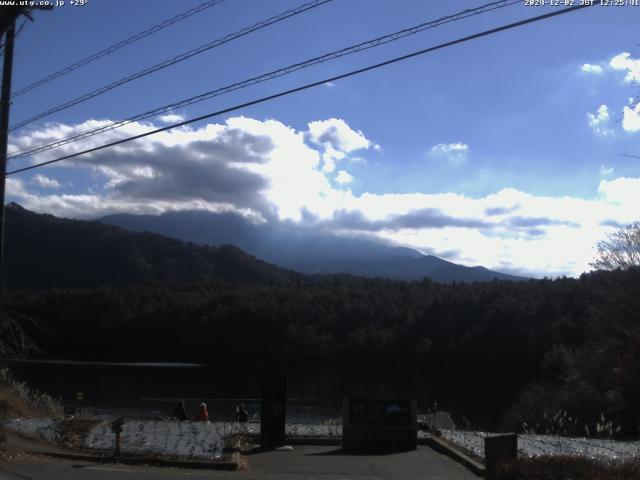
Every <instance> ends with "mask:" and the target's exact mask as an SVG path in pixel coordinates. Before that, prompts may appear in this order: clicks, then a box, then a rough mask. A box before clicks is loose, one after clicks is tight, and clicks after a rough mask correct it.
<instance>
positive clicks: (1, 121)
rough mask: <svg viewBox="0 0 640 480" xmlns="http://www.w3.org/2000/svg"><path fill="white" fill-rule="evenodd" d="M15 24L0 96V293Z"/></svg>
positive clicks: (6, 47) (6, 45)
mask: <svg viewBox="0 0 640 480" xmlns="http://www.w3.org/2000/svg"><path fill="white" fill-rule="evenodd" d="M15 29H16V22H15V20H14V21H12V22H11V24H10V25H9V27H8V28H7V31H6V33H5V40H4V62H3V70H2V92H1V94H0V95H1V96H0V293H1V292H2V291H3V290H4V266H5V265H4V264H5V262H4V196H5V181H6V175H7V142H8V141H9V109H10V107H11V72H12V69H13V39H14V36H15Z"/></svg>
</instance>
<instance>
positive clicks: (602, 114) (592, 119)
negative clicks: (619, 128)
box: [587, 105, 613, 136]
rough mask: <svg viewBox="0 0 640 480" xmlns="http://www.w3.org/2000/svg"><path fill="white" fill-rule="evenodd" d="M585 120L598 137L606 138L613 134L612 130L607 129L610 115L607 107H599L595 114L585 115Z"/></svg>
mask: <svg viewBox="0 0 640 480" xmlns="http://www.w3.org/2000/svg"><path fill="white" fill-rule="evenodd" d="M587 119H588V121H589V126H590V127H591V128H592V129H593V131H594V132H595V133H597V134H598V135H602V136H607V135H611V134H613V130H612V129H611V128H609V121H610V120H611V114H610V110H609V107H607V106H606V105H600V107H599V108H598V110H597V112H596V113H587Z"/></svg>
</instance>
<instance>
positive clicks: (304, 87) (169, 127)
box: [7, 3, 595, 176]
mask: <svg viewBox="0 0 640 480" xmlns="http://www.w3.org/2000/svg"><path fill="white" fill-rule="evenodd" d="M593 5H595V3H593V4H584V5H576V6H573V7H568V8H564V9H562V10H556V11H554V12H550V13H546V14H543V15H538V16H536V17H530V18H527V19H525V20H520V21H518V22H513V23H509V24H507V25H502V26H500V27H496V28H492V29H490V30H485V31H483V32H480V33H475V34H473V35H468V36H466V37H462V38H458V39H456V40H452V41H449V42H446V43H441V44H439V45H436V46H435V47H429V48H425V49H423V50H418V51H416V52H412V53H408V54H406V55H402V56H400V57H395V58H392V59H390V60H386V61H384V62H380V63H376V64H374V65H369V66H368V67H364V68H359V69H357V70H351V71H350V72H347V73H343V74H341V75H336V76H334V77H330V78H325V79H323V80H320V81H317V82H313V83H308V84H306V85H302V86H300V87H296V88H292V89H290V90H285V91H283V92H279V93H275V94H273V95H268V96H266V97H262V98H259V99H257V100H251V101H249V102H246V103H242V104H240V105H236V106H233V107H229V108H225V109H223V110H218V111H217V112H212V113H207V114H205V115H200V116H199V117H195V118H192V119H190V120H185V121H183V122H179V123H174V124H173V125H167V126H166V127H162V128H157V129H155V130H151V131H149V132H145V133H141V134H139V135H134V136H132V137H127V138H123V139H121V140H117V141H114V142H110V143H106V144H104V145H100V146H98V147H94V148H89V149H87V150H83V151H81V152H76V153H72V154H70V155H65V156H63V157H59V158H55V159H53V160H48V161H46V162H41V163H36V164H34V165H30V166H28V167H23V168H19V169H16V170H13V171H11V172H8V173H7V176H8V175H14V174H16V173H21V172H25V171H27V170H33V169H35V168H39V167H43V166H45V165H50V164H52V163H57V162H61V161H63V160H69V159H71V158H75V157H79V156H81V155H85V154H87V153H93V152H97V151H99V150H103V149H105V148H109V147H113V146H115V145H120V144H123V143H127V142H131V141H133V140H138V139H140V138H144V137H148V136H150V135H155V134H157V133H160V132H165V131H167V130H172V129H174V128H177V127H182V126H185V125H189V124H191V123H195V122H199V121H201V120H206V119H208V118H211V117H216V116H218V115H224V114H226V113H230V112H233V111H235V110H239V109H242V108H246V107H250V106H252V105H257V104H259V103H264V102H267V101H270V100H274V99H276V98H280V97H284V96H287V95H291V94H293V93H297V92H301V91H303V90H308V89H310V88H314V87H317V86H319V85H324V84H326V83H327V82H335V81H338V80H342V79H343V78H348V77H352V76H355V75H359V74H361V73H364V72H368V71H370V70H375V69H378V68H381V67H385V66H387V65H391V64H394V63H397V62H401V61H404V60H407V59H409V58H413V57H417V56H419V55H424V54H426V53H430V52H433V51H435V50H440V49H442V48H446V47H451V46H453V45H457V44H460V43H465V42H468V41H471V40H475V39H477V38H481V37H485V36H488V35H492V34H494V33H498V32H502V31H505V30H510V29H513V28H516V27H520V26H523V25H527V24H529V23H534V22H539V21H541V20H546V19H548V18H551V17H556V16H558V15H563V14H565V13H570V12H574V11H577V10H580V9H583V8H587V7H591V6H593Z"/></svg>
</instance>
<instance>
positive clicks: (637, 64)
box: [609, 52, 640, 82]
mask: <svg viewBox="0 0 640 480" xmlns="http://www.w3.org/2000/svg"><path fill="white" fill-rule="evenodd" d="M609 66H610V67H611V68H613V69H614V70H623V71H626V75H625V77H624V79H625V81H626V82H639V81H640V59H638V58H633V57H632V56H631V54H630V53H628V52H623V53H621V54H619V55H616V56H615V57H613V58H612V59H611V61H610V62H609Z"/></svg>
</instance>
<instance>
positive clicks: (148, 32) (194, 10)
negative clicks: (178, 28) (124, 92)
mask: <svg viewBox="0 0 640 480" xmlns="http://www.w3.org/2000/svg"><path fill="white" fill-rule="evenodd" d="M222 2H224V0H209V1H207V2H204V3H201V4H200V5H198V6H196V7H193V8H190V9H189V10H187V11H185V12H182V13H180V14H178V15H176V16H175V17H171V18H169V19H167V20H165V21H164V22H162V23H159V24H158V25H154V26H153V27H151V28H148V29H146V30H143V31H142V32H140V33H137V34H135V35H132V36H130V37H129V38H127V39H125V40H122V41H121V42H118V43H116V44H113V45H111V46H110V47H107V48H105V49H103V50H100V51H99V52H97V53H94V54H93V55H90V56H88V57H86V58H83V59H82V60H80V61H78V62H76V63H73V64H71V65H69V66H67V67H64V68H63V69H61V70H58V71H57V72H54V73H52V74H50V75H47V76H46V77H44V78H41V79H40V80H38V81H36V82H33V83H32V84H30V85H27V86H26V87H23V88H21V89H20V90H18V91H16V92H13V94H12V97H17V96H19V95H22V94H24V93H27V92H29V91H31V90H33V89H34V88H37V87H39V86H41V85H44V84H45V83H48V82H50V81H51V80H55V79H56V78H59V77H62V76H63V75H66V74H67V73H69V72H72V71H74V70H77V69H78V68H80V67H84V66H85V65H88V64H89V63H91V62H94V61H96V60H98V59H100V58H102V57H105V56H107V55H110V54H112V53H114V52H116V51H118V50H120V49H121V48H124V47H126V46H127V45H130V44H132V43H134V42H137V41H138V40H141V39H143V38H145V37H148V36H149V35H153V34H154V33H156V32H159V31H160V30H164V29H165V28H167V27H169V26H171V25H173V24H174V23H178V22H180V21H182V20H185V19H186V18H189V17H191V16H192V15H195V14H196V13H200V12H202V11H203V10H206V9H207V8H211V7H213V6H215V5H217V4H219V3H222Z"/></svg>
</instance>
